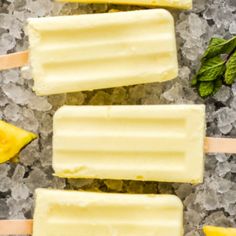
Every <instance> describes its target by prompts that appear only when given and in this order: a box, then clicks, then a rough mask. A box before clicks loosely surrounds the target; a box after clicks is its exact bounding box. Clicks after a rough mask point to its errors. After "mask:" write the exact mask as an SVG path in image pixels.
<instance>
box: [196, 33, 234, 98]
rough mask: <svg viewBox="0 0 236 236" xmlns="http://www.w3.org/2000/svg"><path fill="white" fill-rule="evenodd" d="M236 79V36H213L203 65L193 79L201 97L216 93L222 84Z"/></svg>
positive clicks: (230, 82)
mask: <svg viewBox="0 0 236 236" xmlns="http://www.w3.org/2000/svg"><path fill="white" fill-rule="evenodd" d="M235 79H236V37H233V38H232V39H229V40H225V39H222V38H212V39H211V41H210V43H209V46H208V48H207V49H206V51H205V53H204V55H203V57H202V59H201V67H200V69H199V71H198V72H197V74H196V75H195V76H194V77H193V79H192V86H194V87H196V88H197V90H198V93H199V95H200V96H201V97H203V98H205V97H208V96H212V95H214V94H215V93H216V92H217V91H218V90H219V89H220V88H221V86H222V84H223V83H224V84H226V85H232V84H233V83H234V80H235Z"/></svg>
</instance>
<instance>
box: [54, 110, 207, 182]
mask: <svg viewBox="0 0 236 236" xmlns="http://www.w3.org/2000/svg"><path fill="white" fill-rule="evenodd" d="M204 109H205V107H204V105H145V106H144V105H140V106H64V107H62V108H60V109H59V110H58V111H57V112H56V113H55V116H54V135H53V168H54V171H55V175H57V176H59V177H66V178H98V179H106V178H108V179H130V180H146V181H166V182H189V183H200V182H202V180H203V172H204V160H203V159H204V158H203V156H204V150H203V147H204V137H205V110H204Z"/></svg>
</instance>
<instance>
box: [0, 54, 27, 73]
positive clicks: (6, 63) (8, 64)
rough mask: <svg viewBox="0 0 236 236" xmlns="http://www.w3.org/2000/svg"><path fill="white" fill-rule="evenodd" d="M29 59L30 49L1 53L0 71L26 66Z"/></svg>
mask: <svg viewBox="0 0 236 236" xmlns="http://www.w3.org/2000/svg"><path fill="white" fill-rule="evenodd" d="M28 60H29V52H28V51H22V52H16V53H12V54H7V55H0V71H1V70H6V69H12V68H17V67H21V66H25V65H27V64H28Z"/></svg>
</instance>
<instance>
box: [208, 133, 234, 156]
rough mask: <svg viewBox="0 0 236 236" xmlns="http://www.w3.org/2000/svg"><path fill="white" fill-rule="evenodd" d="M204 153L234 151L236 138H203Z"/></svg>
mask: <svg viewBox="0 0 236 236" xmlns="http://www.w3.org/2000/svg"><path fill="white" fill-rule="evenodd" d="M205 152H206V153H236V139H234V138H213V137H206V138H205Z"/></svg>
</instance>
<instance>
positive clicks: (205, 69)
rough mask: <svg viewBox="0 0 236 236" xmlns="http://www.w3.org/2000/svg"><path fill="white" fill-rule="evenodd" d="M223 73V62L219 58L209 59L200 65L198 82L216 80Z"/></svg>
mask: <svg viewBox="0 0 236 236" xmlns="http://www.w3.org/2000/svg"><path fill="white" fill-rule="evenodd" d="M224 72H225V61H224V60H222V59H221V57H220V56H217V57H213V58H210V59H208V60H206V61H204V62H203V63H202V67H201V68H200V70H199V72H198V74H197V80H198V81H212V80H216V79H218V78H219V77H220V76H222V75H223V74H224Z"/></svg>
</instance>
